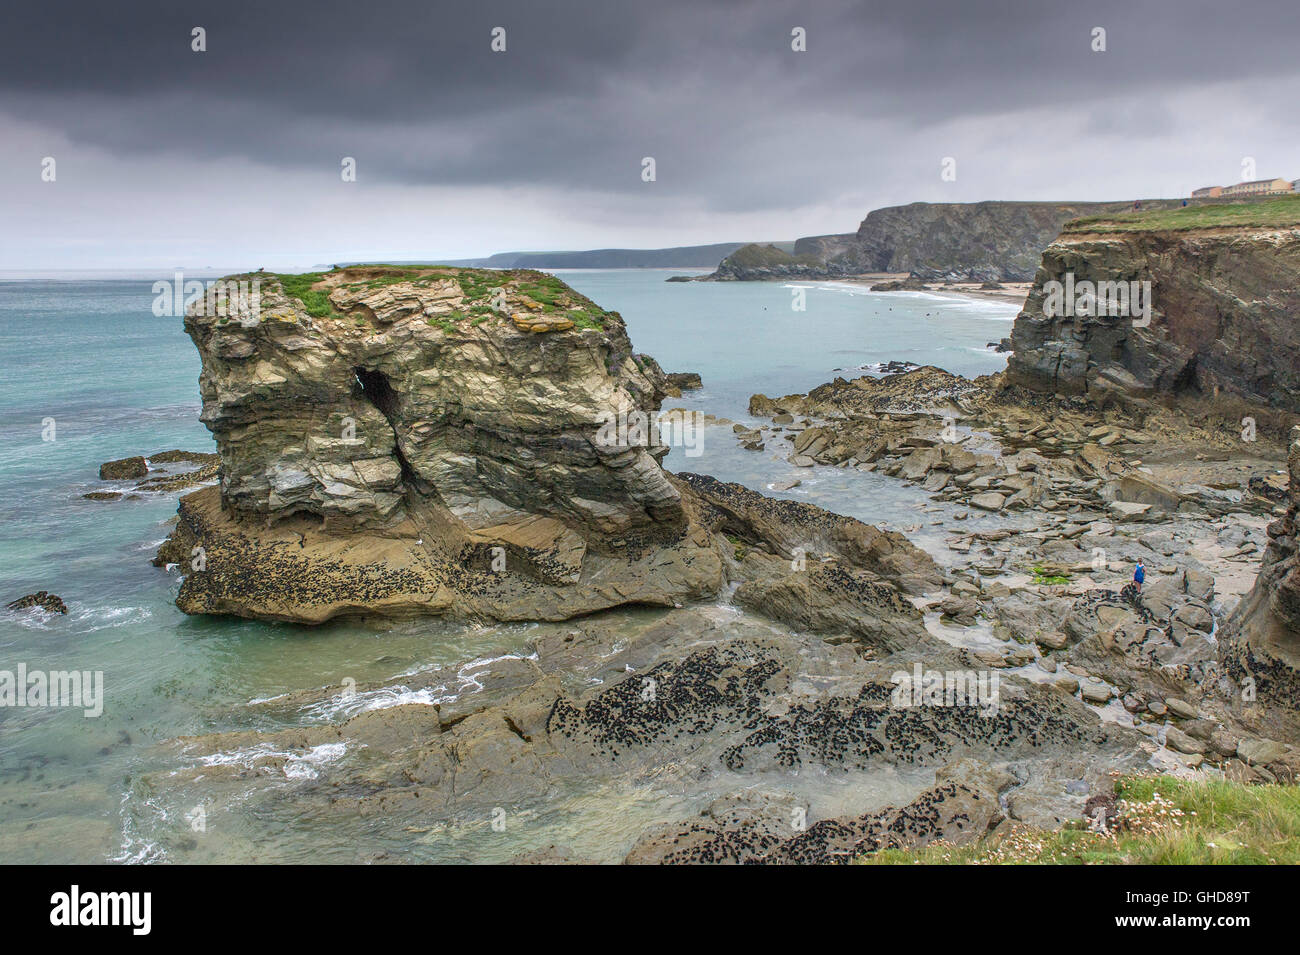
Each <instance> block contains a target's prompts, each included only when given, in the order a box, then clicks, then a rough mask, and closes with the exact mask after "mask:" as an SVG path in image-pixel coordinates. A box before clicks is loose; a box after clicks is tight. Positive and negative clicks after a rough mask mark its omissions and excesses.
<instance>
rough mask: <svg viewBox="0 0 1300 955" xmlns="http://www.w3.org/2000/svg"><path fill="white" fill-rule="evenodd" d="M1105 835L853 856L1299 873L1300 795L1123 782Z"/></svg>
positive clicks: (1081, 825)
mask: <svg viewBox="0 0 1300 955" xmlns="http://www.w3.org/2000/svg"><path fill="white" fill-rule="evenodd" d="M1115 796H1116V801H1115V810H1114V812H1113V813H1112V812H1108V813H1107V818H1108V820H1111V825H1110V827H1109V828H1107V829H1104V830H1103V831H1098V830H1097V829H1096V828H1094V827H1093V826H1091V825H1089V824H1088V823H1087V822H1085V821H1083V820H1080V821H1078V822H1076V823H1071V824H1068V825H1067V826H1065V827H1064V828H1062V829H1058V830H1055V831H1052V830H1045V829H1036V828H1032V827H1029V826H1024V825H1016V826H1013V827H1008V828H1005V829H1004V830H1003V831H1000V832H998V833H995V834H994V835H991V836H986V837H984V838H982V839H979V840H977V841H976V842H974V843H972V844H970V845H967V846H953V845H951V844H947V843H943V842H936V843H931V844H930V845H928V846H925V847H924V848H921V849H903V850H900V849H887V850H884V851H881V852H877V853H871V854H867V855H864V856H861V857H859V858H858V859H856V860H855V861H856V862H857V863H858V864H864V865H916V864H924V865H1274V864H1284V865H1295V864H1297V863H1300V787H1297V786H1294V785H1280V784H1273V785H1267V786H1248V785H1244V784H1242V783H1234V782H1229V781H1228V780H1224V779H1195V780H1191V779H1179V778H1176V777H1173V776H1125V777H1121V778H1120V779H1119V780H1117V782H1116V784H1115Z"/></svg>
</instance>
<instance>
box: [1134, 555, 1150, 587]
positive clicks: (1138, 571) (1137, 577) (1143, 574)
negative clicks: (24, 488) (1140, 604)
mask: <svg viewBox="0 0 1300 955" xmlns="http://www.w3.org/2000/svg"><path fill="white" fill-rule="evenodd" d="M1146 579H1147V571H1146V568H1145V567H1143V566H1142V561H1140V560H1139V561H1138V562H1137V566H1136V567H1134V568H1133V586H1134V587H1136V588H1137V589H1138V593H1141V592H1142V581H1144V580H1146Z"/></svg>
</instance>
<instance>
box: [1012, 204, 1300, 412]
mask: <svg viewBox="0 0 1300 955" xmlns="http://www.w3.org/2000/svg"><path fill="white" fill-rule="evenodd" d="M1067 279H1072V281H1073V283H1074V286H1075V288H1076V289H1077V288H1078V287H1079V283H1082V282H1091V283H1101V282H1122V283H1134V282H1136V283H1149V289H1150V293H1149V294H1150V306H1151V308H1150V315H1149V324H1145V323H1146V320H1147V316H1144V315H1131V314H1121V315H1117V316H1111V315H1078V314H1075V315H1064V314H1060V311H1059V310H1058V309H1047V310H1045V308H1044V306H1045V302H1046V301H1047V299H1048V297H1049V295H1050V294H1051V291H1050V286H1049V283H1051V282H1058V283H1061V284H1062V285H1064V283H1066V281H1067ZM1045 311H1052V312H1053V314H1052V315H1051V316H1049V315H1047V314H1045ZM1297 315H1300V231H1297V230H1295V229H1258V228H1239V229H1233V228H1219V229H1200V230H1195V229H1193V230H1181V231H1148V230H1133V231H1112V232H1107V233H1096V232H1087V231H1067V233H1066V234H1064V235H1062V236H1061V237H1060V238H1058V239H1057V240H1056V241H1055V242H1053V243H1052V244H1051V245H1049V246H1048V247H1047V248H1046V249H1045V250H1044V251H1043V254H1042V262H1041V265H1040V266H1039V269H1038V273H1037V275H1036V276H1035V279H1034V288H1033V289H1032V290H1031V292H1030V294H1029V296H1028V298H1027V299H1026V301H1025V307H1024V309H1023V311H1021V313H1020V315H1019V316H1017V318H1016V322H1015V326H1014V329H1013V331H1012V334H1011V342H1012V347H1013V350H1014V354H1013V355H1012V357H1011V359H1010V363H1009V365H1008V369H1007V380H1008V381H1009V382H1010V383H1011V384H1014V385H1021V386H1024V387H1027V388H1030V389H1033V390H1035V391H1045V392H1054V393H1056V394H1061V395H1083V394H1088V395H1093V394H1098V393H1102V392H1106V391H1111V392H1118V393H1121V394H1124V395H1127V396H1131V397H1137V398H1148V397H1153V396H1180V395H1186V396H1198V397H1207V398H1215V397H1219V396H1221V395H1223V394H1228V395H1235V396H1238V397H1240V398H1241V399H1242V400H1243V401H1246V402H1251V403H1257V404H1263V405H1269V406H1272V407H1274V408H1277V409H1281V410H1284V411H1292V412H1294V411H1300V325H1297V322H1296V316H1297Z"/></svg>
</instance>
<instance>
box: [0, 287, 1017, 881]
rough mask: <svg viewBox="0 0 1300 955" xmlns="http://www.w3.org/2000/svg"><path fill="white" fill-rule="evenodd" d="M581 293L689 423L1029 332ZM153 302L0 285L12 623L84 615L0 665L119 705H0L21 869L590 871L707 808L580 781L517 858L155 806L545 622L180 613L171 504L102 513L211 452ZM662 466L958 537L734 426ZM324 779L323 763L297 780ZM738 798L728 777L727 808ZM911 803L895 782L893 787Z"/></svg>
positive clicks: (328, 825)
mask: <svg viewBox="0 0 1300 955" xmlns="http://www.w3.org/2000/svg"><path fill="white" fill-rule="evenodd" d="M560 274H561V276H562V277H563V278H564V279H565V280H566V281H568V282H570V283H571V284H572V285H573V286H574V287H575V288H577V289H579V290H580V291H582V292H584V293H585V294H587V295H589V296H590V297H592V298H593V299H595V300H596V301H597V302H599V303H600V304H602V305H604V306H605V307H608V308H613V309H617V310H619V311H620V312H621V313H622V314H623V317H624V318H625V320H626V321H627V324H628V328H629V331H630V334H631V336H632V340H633V342H634V344H635V346H636V347H637V349H638V350H639V351H643V352H646V353H649V354H651V355H654V356H655V357H656V358H657V359H659V361H660V362H661V364H662V365H663V366H664V368H665V369H667V370H669V371H698V372H700V373H701V375H702V376H703V378H704V384H705V387H704V388H703V389H702V390H701V391H698V392H690V393H687V395H686V396H684V397H683V398H682V399H681V400H680V401H676V400H672V401H670V402H669V405H670V406H680V407H685V408H688V409H693V410H700V411H704V412H708V413H711V414H715V415H719V416H724V417H727V418H730V419H732V420H735V421H749V420H750V419H749V418H748V417H747V415H746V413H745V409H746V405H747V402H748V398H749V395H750V394H752V393H753V392H757V391H761V392H764V393H766V394H769V395H779V394H786V393H790V392H802V391H806V390H808V389H809V388H812V387H815V386H816V385H818V384H820V383H822V382H825V381H829V380H830V379H832V378H833V377H835V376H836V375H843V376H844V377H854V376H856V375H858V374H861V373H862V372H861V371H859V367H860V366H863V365H868V364H870V363H873V362H882V361H888V360H896V359H897V360H908V361H913V362H916V363H918V364H937V365H940V366H942V367H945V368H948V369H949V370H951V371H955V372H960V373H962V374H967V375H974V374H984V373H988V372H992V371H996V370H998V369H1000V368H1001V367H1003V365H1004V363H1005V358H1004V356H1002V355H998V354H996V353H994V352H992V351H990V350H988V349H987V348H985V344H986V343H987V342H992V341H997V340H998V339H1000V338H1002V337H1004V336H1006V335H1007V334H1009V331H1010V322H1011V320H1012V318H1013V317H1014V315H1015V312H1016V307H1015V306H1012V305H1008V304H1004V303H998V302H992V301H988V302H986V301H965V300H960V299H955V298H946V297H940V296H929V295H924V294H918V293H870V292H866V291H865V290H864V289H863V288H862V287H857V286H848V285H842V284H835V283H803V284H805V286H806V288H807V291H806V295H807V310H806V311H804V312H794V311H792V310H791V301H792V297H791V288H790V287H789V286H786V285H783V284H781V283H753V284H750V283H725V284H711V283H667V282H665V281H664V279H665V278H666V277H667V276H668V275H669V274H672V273H667V272H658V271H618V272H600V271H568V272H562V273H560ZM152 300H153V294H152V290H151V281H150V280H147V279H146V280H139V279H132V280H98V279H97V280H94V281H89V280H87V281H0V355H2V356H3V358H2V359H0V362H2V367H3V372H4V373H3V375H2V376H0V440H2V441H3V445H2V446H3V448H4V450H5V453H4V454H3V455H0V598H2V600H0V602H7V601H9V600H12V599H14V598H15V597H19V596H21V595H23V594H25V593H28V592H31V591H34V590H49V591H52V592H54V593H57V594H59V595H60V596H61V597H62V598H63V599H64V600H65V601H66V602H67V604H68V607H69V613H68V615H67V616H66V617H62V616H50V615H46V614H43V613H40V612H33V611H27V612H23V613H12V612H7V611H0V669H6V670H14V669H15V668H16V667H17V665H18V664H19V663H25V664H26V665H27V666H28V667H29V668H31V669H43V670H67V669H77V670H83V671H102V672H103V681H104V688H105V692H104V712H103V714H102V716H99V717H98V718H86V717H84V716H83V715H82V713H81V711H80V710H73V709H59V708H40V709H37V708H8V707H6V708H0V862H23V861H27V862H100V861H105V860H122V861H145V860H148V861H158V860H170V861H240V860H252V859H259V860H263V861H271V860H274V861H298V862H308V861H356V860H358V859H361V858H371V857H373V854H374V853H375V852H378V851H384V850H388V851H392V852H394V853H400V854H401V855H402V857H403V858H407V859H410V858H418V859H421V860H426V859H427V860H444V861H492V860H499V859H504V858H509V857H510V856H512V855H515V854H517V853H518V852H521V851H526V850H527V849H530V848H534V847H543V846H545V845H548V844H550V843H551V842H557V841H562V842H564V843H566V844H568V845H570V846H572V847H573V849H574V851H575V854H578V855H582V854H598V855H599V856H600V857H602V858H605V857H608V858H616V857H617V856H618V851H619V848H620V847H622V849H623V851H625V850H626V846H627V845H629V844H630V840H631V839H632V838H634V837H635V835H636V833H638V832H639V831H640V830H641V829H643V828H645V827H646V826H648V825H651V824H653V823H654V822H656V821H659V820H661V819H664V818H667V817H677V816H679V815H681V814H683V812H684V811H685V809H684V807H688V804H689V808H695V807H697V806H698V804H699V802H700V800H701V798H702V796H701V795H700V794H699V793H691V794H687V793H686V792H685V791H684V790H683V788H682V787H681V785H680V784H679V783H676V782H666V783H664V784H662V785H659V784H657V783H656V782H655V781H647V782H646V783H645V784H643V785H638V786H637V787H635V788H632V789H624V790H620V791H618V792H607V791H606V792H602V791H599V790H588V789H584V788H583V787H582V786H581V785H575V788H574V791H573V792H572V793H564V794H556V798H555V799H553V800H551V801H549V802H548V804H547V805H546V806H545V807H541V808H538V809H537V810H536V813H537V814H536V816H532V817H521V818H520V819H519V820H518V822H519V825H518V826H517V827H516V828H515V829H513V830H510V829H508V832H513V836H512V837H511V838H499V837H501V836H502V834H501V833H497V832H495V831H494V830H492V829H491V827H490V826H488V827H487V828H486V829H484V828H483V826H482V825H480V824H478V823H474V824H472V825H464V824H461V823H457V824H455V825H452V826H449V827H448V828H446V829H442V830H438V831H434V830H431V829H429V830H427V831H409V829H408V828H407V827H406V825H405V823H404V822H403V820H400V819H393V818H382V819H374V818H370V819H360V818H354V817H333V816H331V817H321V816H308V815H305V814H302V813H295V812H293V811H292V808H291V807H292V804H291V803H289V804H286V805H282V806H280V807H279V808H278V809H275V810H268V809H267V808H265V807H264V806H259V807H257V808H248V809H247V810H243V809H241V806H240V804H239V802H238V801H235V802H233V803H231V804H228V805H221V806H214V807H212V810H211V813H210V815H209V817H208V823H209V824H208V828H207V832H206V833H205V834H203V835H201V836H196V835H194V834H193V829H192V825H191V823H190V822H188V821H187V820H186V818H185V812H186V811H187V803H186V800H185V799H184V798H183V795H184V794H182V796H177V795H175V794H171V795H169V796H168V797H167V798H166V799H164V798H163V797H162V796H160V794H159V793H157V792H154V791H152V790H151V789H150V787H149V786H148V785H147V784H146V779H147V778H149V777H148V774H150V773H153V772H160V771H161V772H167V771H168V770H169V768H175V767H176V766H177V765H178V764H177V762H176V759H175V752H174V749H175V748H174V746H165V745H164V746H159V745H158V744H162V743H166V741H169V740H174V739H175V738H176V737H180V736H186V735H195V734H203V733H211V732H220V731H226V730H235V729H250V728H256V729H275V728H281V727H282V726H284V725H285V722H286V720H288V721H290V722H293V721H300V722H304V723H306V722H313V721H320V720H322V719H325V718H327V717H329V716H331V715H337V714H336V713H334V714H331V713H330V712H328V711H324V710H320V709H319V708H318V709H316V710H311V709H310V708H304V711H303V712H300V713H297V714H289V715H287V716H286V714H284V713H282V712H278V711H276V709H275V708H274V707H269V706H263V705H258V704H257V703H255V702H254V701H261V700H267V699H269V698H273V697H275V696H277V695H279V694H284V693H289V692H293V691H297V690H305V689H312V688H319V687H341V686H343V685H344V681H345V680H348V679H352V680H356V681H357V683H359V684H366V683H371V682H388V681H393V680H394V679H395V678H399V677H401V676H402V675H410V674H412V673H415V672H425V671H428V670H430V669H432V668H435V667H442V668H444V669H446V670H447V672H448V680H449V682H448V687H449V689H450V690H451V691H454V690H455V689H456V688H458V687H460V688H463V687H464V682H463V680H461V678H460V677H461V671H462V669H463V665H464V664H466V663H467V662H469V661H473V660H476V659H484V658H490V657H494V656H499V655H503V654H520V653H526V652H527V646H528V641H529V639H530V637H531V636H533V635H535V630H536V625H510V626H498V627H483V626H474V627H468V626H462V625H456V624H448V623H443V622H440V621H436V620H424V621H412V622H405V623H401V624H397V625H390V626H387V627H366V626H360V625H357V624H355V623H336V624H331V625H328V626H325V627H320V628H315V629H310V628H304V627H295V626H289V625H280V624H262V623H255V622H249V621H240V620H226V619H220V620H218V619H201V618H190V617H186V616H185V615H183V614H181V613H180V612H179V611H178V610H177V609H176V608H175V606H174V604H173V602H172V601H173V599H174V597H175V583H174V578H173V577H172V576H169V575H167V574H165V573H163V572H161V571H159V570H158V569H156V568H154V567H152V566H151V565H150V564H149V560H150V558H151V557H152V555H153V550H154V548H155V547H156V546H157V544H158V543H159V542H160V541H161V540H162V539H163V538H164V537H165V536H166V534H167V532H168V527H167V524H168V521H169V520H170V519H171V518H172V517H173V515H174V514H175V508H176V495H175V494H173V495H168V496H164V497H156V498H155V497H151V498H147V499H142V500H139V501H118V502H97V501H87V500H84V499H82V497H81V495H82V494H84V493H86V492H87V491H90V490H98V489H103V488H104V487H106V486H109V487H111V486H112V485H105V484H104V483H103V482H100V481H99V480H98V478H97V470H98V466H99V464H100V463H102V462H103V461H106V460H110V459H114V458H120V457H125V456H127V455H132V454H139V453H146V454H147V453H150V452H155V451H161V450H166V449H170V448H182V449H187V450H196V451H207V450H212V449H213V444H212V440H211V438H210V436H209V435H208V433H207V431H206V429H205V428H204V427H203V426H202V424H200V423H199V421H198V413H199V400H198V387H197V379H198V373H199V360H198V355H197V353H196V352H195V350H194V347H193V345H192V344H191V343H190V341H189V339H188V338H187V337H186V335H185V334H184V332H183V330H182V328H181V322H180V320H179V319H176V318H156V317H154V316H153V314H152V313H151V310H150V306H151V303H152ZM51 419H52V423H53V432H52V433H51V431H50V427H49V426H50V423H51ZM44 437H49V438H52V440H44V439H43V438H44ZM667 464H668V466H669V467H670V468H671V469H672V470H691V471H700V472H703V473H708V474H713V475H715V476H717V477H719V478H722V479H725V480H733V481H740V482H742V483H745V484H748V485H750V486H752V487H755V488H758V489H760V490H765V489H766V488H765V485H766V484H768V483H770V482H773V481H778V480H787V479H791V478H792V477H797V478H800V479H801V480H802V482H803V484H802V485H801V487H799V488H796V489H794V490H793V491H790V492H786V494H785V495H783V496H790V497H795V498H799V499H803V500H809V501H812V502H814V503H817V504H819V505H821V506H823V507H828V508H830V509H832V510H837V511H840V512H843V513H849V514H853V515H854V516H857V517H860V518H863V519H865V520H870V521H873V522H876V523H884V524H886V525H888V526H890V527H893V528H895V529H907V528H909V527H911V526H913V525H918V524H919V525H921V528H920V529H919V530H918V531H917V532H915V534H914V535H913V536H914V537H915V539H917V540H918V542H919V543H922V544H923V545H925V546H928V547H930V548H931V549H932V550H933V551H934V552H935V553H936V554H939V555H940V556H942V538H941V535H940V534H939V533H938V531H937V530H932V529H931V526H930V524H929V522H930V521H931V520H933V519H935V517H937V514H933V513H929V512H926V511H924V510H922V508H924V507H926V506H929V502H928V498H927V496H926V495H925V494H924V493H923V492H921V491H919V490H918V489H915V488H904V487H902V486H901V485H899V484H898V482H895V481H891V480H889V479H887V478H883V477H881V476H878V475H874V474H860V473H857V472H848V471H843V470H839V469H834V468H815V469H794V468H792V467H790V466H789V465H788V464H786V463H785V462H783V461H780V460H778V459H777V458H775V457H774V456H773V455H772V454H769V453H755V452H747V451H744V450H742V449H741V448H740V446H739V444H738V442H736V441H735V439H734V437H733V436H732V435H731V433H730V428H729V427H727V426H722V427H717V428H710V429H709V430H708V432H707V434H706V440H705V443H704V447H703V453H702V454H701V455H700V456H698V457H689V458H688V457H686V455H685V454H684V452H683V449H681V448H675V449H673V450H672V452H671V453H670V455H669V457H668V459H667ZM796 471H797V472H798V473H795V472H796ZM989 520H992V519H989ZM974 523H975V520H974V519H973V520H972V521H971V524H972V525H974ZM397 682H400V679H398V680H397ZM250 704H251V705H250ZM315 758H318V759H329V758H353V757H352V755H351V754H343V755H339V754H336V753H332V752H322V753H319V754H317V755H316V757H315ZM310 771H311V766H310V760H308V761H306V763H305V764H304V765H302V766H301V767H299V768H298V769H296V770H295V772H301V773H304V774H305V773H307V772H310ZM285 783H286V785H289V784H291V783H292V780H291V779H290V778H286V780H285ZM734 783H735V784H736V785H741V782H740V781H739V780H736V781H734ZM804 783H805V784H806V785H808V786H810V787H811V788H812V790H814V791H816V792H817V793H820V794H821V795H820V796H819V798H820V799H821V801H822V803H823V804H824V806H825V807H828V808H830V807H835V806H837V805H843V806H848V807H851V806H852V805H853V804H854V800H855V799H858V798H860V794H856V793H846V792H844V791H843V790H844V787H843V785H842V784H841V783H839V782H837V781H836V780H834V779H831V778H829V777H828V778H826V779H824V780H820V781H815V783H814V781H809V780H805V781H804ZM727 785H728V781H727V780H720V781H719V782H718V786H719V790H718V791H719V792H722V791H726V790H727ZM894 785H898V784H897V783H896V782H891V781H890V780H888V779H885V778H882V779H881V780H880V791H881V792H888V791H890V787H891V786H894ZM911 785H912V782H909V783H908V786H909V787H910V786H911ZM905 788H906V787H905ZM900 791H901V790H900ZM194 796H195V801H198V800H199V799H201V796H200V795H199V794H197V793H196V794H194ZM426 826H427V823H426ZM414 828H415V829H420V828H423V827H421V826H418V825H417V826H414ZM494 840H495V841H494ZM413 847H414V848H413Z"/></svg>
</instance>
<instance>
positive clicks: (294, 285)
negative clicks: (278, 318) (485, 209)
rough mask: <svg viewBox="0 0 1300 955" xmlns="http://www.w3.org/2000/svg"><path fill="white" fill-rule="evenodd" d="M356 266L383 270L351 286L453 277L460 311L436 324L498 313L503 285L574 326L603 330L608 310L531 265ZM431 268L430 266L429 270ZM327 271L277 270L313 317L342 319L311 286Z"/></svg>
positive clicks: (448, 328)
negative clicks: (495, 267) (460, 297)
mask: <svg viewBox="0 0 1300 955" xmlns="http://www.w3.org/2000/svg"><path fill="white" fill-rule="evenodd" d="M348 268H350V269H355V270H358V271H360V270H370V271H372V272H373V271H375V270H382V273H383V274H379V275H371V276H368V277H367V276H358V277H357V278H356V280H355V281H353V282H351V283H349V287H350V288H355V287H363V288H369V289H374V288H383V287H385V286H389V285H395V284H397V283H399V282H413V283H415V284H416V285H427V284H430V283H432V282H433V281H436V280H440V279H442V278H446V277H451V278H454V279H455V280H456V281H457V282H458V283H459V284H460V288H461V292H462V294H463V295H464V296H465V300H464V302H463V303H462V305H461V308H462V310H461V311H457V312H453V313H449V314H448V315H445V316H442V317H440V318H432V319H430V320H429V324H430V325H437V326H440V327H442V328H443V329H444V330H446V331H451V330H452V329H453V328H454V327H455V323H456V322H462V321H465V320H467V319H468V320H470V321H471V322H472V324H474V325H480V324H482V323H483V322H485V321H487V320H489V319H491V318H494V317H496V316H497V314H498V313H497V311H496V309H494V308H493V307H492V298H493V292H494V290H496V289H499V288H504V289H505V290H506V294H507V296H509V297H518V296H523V297H526V298H527V299H529V300H531V301H533V302H536V303H537V304H538V305H540V306H541V310H542V311H543V312H548V313H559V312H563V313H565V314H567V315H568V317H569V318H570V319H571V320H572V321H573V323H574V325H575V326H577V327H578V328H584V329H603V328H604V327H605V321H606V319H607V317H608V316H609V315H610V314H612V313H610V312H607V311H605V309H603V308H601V307H600V306H599V305H597V304H596V303H594V302H592V301H591V300H590V299H588V298H587V297H586V296H584V295H581V294H579V293H578V292H576V291H574V290H573V289H571V288H570V287H569V286H567V285H565V284H564V282H562V281H561V280H560V279H558V278H556V277H555V276H553V275H548V274H547V273H545V272H537V271H533V270H531V269H517V270H512V271H508V272H502V271H494V270H491V269H458V268H452V267H449V266H443V267H433V266H417V267H407V266H393V265H355V266H349V267H348ZM431 269H432V270H434V272H433V273H431ZM328 274H330V273H327V272H304V273H302V274H300V275H284V274H276V275H275V278H277V279H279V281H280V285H281V287H282V288H283V289H284V292H285V294H286V295H288V296H289V297H291V298H296V299H298V300H299V301H300V302H302V304H303V308H304V309H306V311H307V314H308V315H311V316H312V317H314V318H336V319H337V318H343V317H344V316H343V315H341V314H339V313H338V312H337V311H335V309H334V307H333V305H332V303H331V302H330V300H329V292H330V290H329V289H316V288H312V286H313V285H315V284H316V283H317V282H319V281H320V280H321V279H322V278H324V277H325V276H326V275H328Z"/></svg>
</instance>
